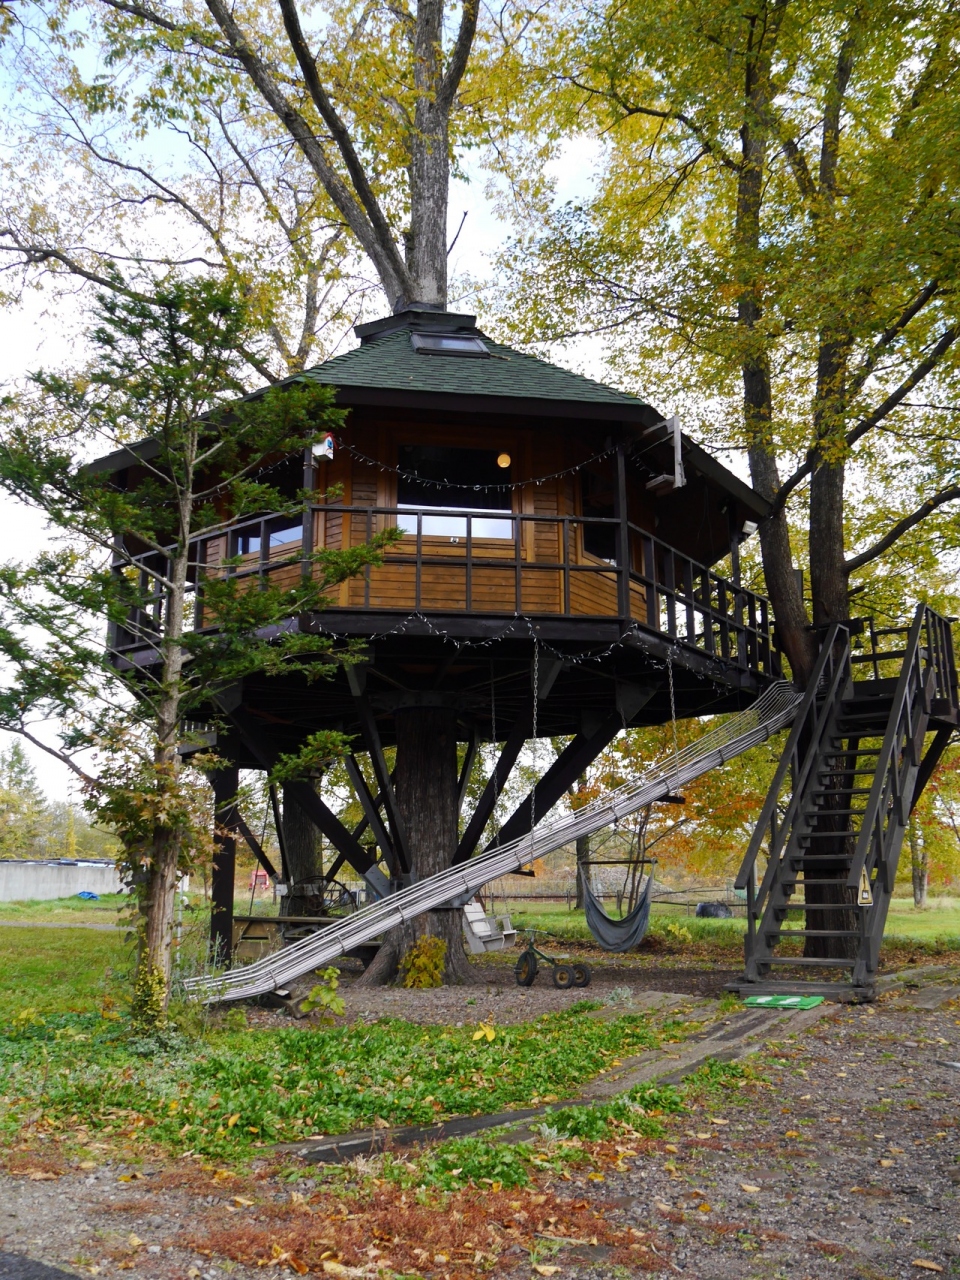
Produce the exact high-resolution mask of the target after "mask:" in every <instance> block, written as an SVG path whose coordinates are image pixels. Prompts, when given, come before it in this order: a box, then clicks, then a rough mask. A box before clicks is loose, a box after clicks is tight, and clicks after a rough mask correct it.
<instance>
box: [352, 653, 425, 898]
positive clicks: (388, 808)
mask: <svg viewBox="0 0 960 1280" xmlns="http://www.w3.org/2000/svg"><path fill="white" fill-rule="evenodd" d="M366 674H367V673H366V671H364V670H363V668H362V667H357V666H356V665H354V664H349V665H348V666H347V683H348V684H349V686H350V692H351V694H352V695H353V702H354V707H355V708H356V712H357V717H358V719H359V721H360V732H361V734H362V736H363V743H364V746H365V747H366V749H367V751H368V752H369V753H370V763H371V764H372V765H373V776H374V777H375V778H376V780H377V786H378V787H379V788H380V796H381V798H382V801H383V811H384V813H385V814H386V816H387V824H388V826H389V828H390V835H391V843H392V845H393V849H394V854H395V863H394V865H395V866H396V867H397V869H398V870H399V871H400V872H401V873H403V872H407V871H409V870H410V849H409V846H408V844H407V837H406V834H405V832H404V829H403V822H402V820H401V818H400V810H399V808H398V806H397V797H396V792H395V791H394V789H393V779H392V778H391V776H390V770H389V769H388V768H387V761H386V758H385V757H384V754H383V746H382V744H381V742H380V731H379V729H378V728H377V721H376V718H375V716H374V714H373V711H372V709H371V707H370V702H369V700H368V698H367V694H366Z"/></svg>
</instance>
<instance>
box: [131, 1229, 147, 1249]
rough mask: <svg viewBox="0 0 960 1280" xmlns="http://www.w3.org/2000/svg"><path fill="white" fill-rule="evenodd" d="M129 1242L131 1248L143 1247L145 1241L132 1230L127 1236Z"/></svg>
mask: <svg viewBox="0 0 960 1280" xmlns="http://www.w3.org/2000/svg"><path fill="white" fill-rule="evenodd" d="M127 1244H128V1245H129V1246H130V1248H131V1249H142V1248H143V1241H142V1240H141V1239H140V1237H139V1236H138V1235H135V1234H134V1233H133V1232H132V1231H131V1232H130V1234H129V1235H128V1236H127Z"/></svg>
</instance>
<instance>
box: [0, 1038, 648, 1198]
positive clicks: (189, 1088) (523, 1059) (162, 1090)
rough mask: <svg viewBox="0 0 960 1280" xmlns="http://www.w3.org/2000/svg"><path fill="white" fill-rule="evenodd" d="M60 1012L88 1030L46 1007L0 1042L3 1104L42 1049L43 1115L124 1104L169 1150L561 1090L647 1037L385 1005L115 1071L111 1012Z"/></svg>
mask: <svg viewBox="0 0 960 1280" xmlns="http://www.w3.org/2000/svg"><path fill="white" fill-rule="evenodd" d="M66 1021H67V1022H68V1023H69V1025H71V1026H75V1027H76V1029H77V1030H79V1031H81V1032H82V1033H83V1034H88V1033H92V1034H91V1039H90V1041H89V1042H84V1044H83V1045H82V1046H81V1045H76V1046H73V1045H71V1046H70V1049H69V1053H68V1052H67V1050H66V1049H65V1048H63V1047H62V1046H61V1043H60V1042H59V1041H57V1040H56V1039H55V1035H56V1028H57V1027H59V1026H61V1025H64V1019H62V1018H61V1019H51V1020H48V1022H47V1024H46V1029H44V1027H43V1026H37V1025H33V1024H31V1025H30V1027H29V1028H28V1029H26V1030H20V1031H18V1033H17V1035H16V1036H15V1037H11V1038H9V1039H7V1040H6V1041H5V1042H4V1043H3V1044H0V1075H2V1077H3V1079H4V1092H5V1093H7V1094H8V1095H10V1096H11V1097H16V1098H19V1099H20V1100H19V1101H17V1102H15V1103H14V1104H13V1115H14V1116H16V1115H19V1114H22V1113H25V1111H26V1110H27V1109H33V1108H35V1106H36V1091H37V1088H38V1087H39V1086H38V1082H39V1080H40V1078H41V1074H38V1073H37V1072H36V1069H35V1064H36V1063H37V1062H39V1061H40V1060H41V1058H42V1056H43V1055H44V1054H47V1055H49V1057H50V1062H51V1066H50V1070H49V1072H48V1074H47V1079H46V1085H45V1086H44V1095H43V1096H44V1114H45V1115H49V1116H51V1117H60V1116H62V1117H69V1116H70V1115H72V1114H74V1113H76V1112H81V1113H82V1114H84V1116H85V1120H86V1123H87V1124H88V1125H89V1126H90V1128H91V1129H92V1130H100V1131H103V1130H104V1129H107V1130H110V1129H111V1128H113V1126H114V1125H115V1120H114V1117H115V1116H116V1115H117V1113H118V1112H120V1111H125V1112H130V1113H131V1114H132V1115H134V1117H143V1118H144V1119H145V1120H146V1121H147V1122H148V1124H147V1127H145V1128H140V1129H139V1130H137V1131H138V1132H142V1133H144V1134H146V1135H148V1136H149V1138H150V1140H151V1141H158V1142H161V1143H162V1144H163V1145H164V1146H166V1147H167V1148H168V1149H169V1150H173V1151H178V1150H188V1149H189V1150H194V1151H200V1152H204V1153H207V1154H210V1155H219V1156H229V1155H233V1156H240V1155H243V1154H244V1153H246V1152H247V1151H248V1150H249V1147H250V1145H251V1144H252V1143H254V1142H264V1141H266V1142H270V1141H295V1140H296V1139H297V1138H299V1137H302V1136H303V1135H304V1134H307V1133H314V1132H324V1133H338V1132H343V1131H346V1130H350V1129H354V1128H363V1127H368V1126H370V1125H372V1124H373V1123H374V1121H375V1120H377V1119H380V1120H382V1121H386V1122H387V1123H388V1124H397V1125H400V1124H426V1123H433V1122H435V1121H436V1119H437V1118H442V1117H443V1116H449V1115H462V1114H465V1113H466V1114H470V1113H471V1112H480V1111H498V1110H503V1109H504V1108H507V1107H511V1106H524V1105H528V1104H529V1103H530V1101H531V1099H533V1098H538V1097H542V1096H544V1095H548V1094H549V1095H553V1096H556V1095H557V1094H560V1095H563V1094H564V1093H570V1092H572V1091H573V1090H574V1089H575V1088H576V1086H577V1085H579V1084H580V1083H582V1082H584V1081H586V1080H588V1079H590V1078H591V1077H593V1076H594V1075H596V1074H597V1072H598V1071H599V1070H600V1069H601V1067H604V1066H605V1065H606V1064H607V1063H608V1062H609V1060H610V1058H611V1056H614V1057H618V1056H626V1055H628V1054H630V1053H635V1052H639V1051H640V1050H642V1049H647V1048H651V1047H653V1046H654V1045H656V1043H657V1042H658V1037H657V1034H656V1032H655V1031H654V1030H652V1029H651V1028H650V1026H649V1025H648V1022H647V1020H645V1019H643V1020H641V1019H637V1018H631V1017H624V1018H619V1019H617V1020H615V1021H613V1022H599V1021H596V1020H594V1019H591V1018H583V1017H579V1018H577V1017H575V1018H565V1017H560V1016H558V1015H549V1016H546V1017H544V1018H540V1019H538V1020H537V1021H536V1022H534V1023H530V1024H526V1025H523V1026H518V1027H501V1028H500V1029H499V1030H498V1033H497V1036H496V1039H495V1040H493V1041H492V1042H489V1043H488V1042H487V1041H486V1040H484V1041H483V1043H482V1044H479V1043H478V1044H474V1042H473V1040H472V1038H471V1037H472V1034H473V1030H472V1028H471V1027H465V1028H442V1027H420V1026H416V1025H413V1024H411V1023H406V1022H400V1021H393V1020H388V1019H384V1020H381V1021H379V1022H377V1023H375V1024H373V1025H372V1026H371V1025H364V1024H363V1023H354V1024H353V1025H351V1026H349V1027H342V1028H318V1029H315V1030H311V1029H301V1028H292V1029H290V1030H284V1031H280V1032H257V1031H244V1032H242V1033H237V1034H220V1035H218V1036H216V1037H215V1038H213V1039H212V1040H211V1041H209V1042H207V1043H203V1042H199V1043H195V1044H194V1045H193V1046H192V1047H190V1048H187V1047H186V1046H185V1045H184V1044H183V1042H180V1043H178V1045H177V1047H176V1048H175V1049H173V1048H171V1050H170V1051H169V1052H164V1051H162V1050H161V1051H158V1052H156V1053H155V1054H154V1055H152V1057H151V1058H150V1059H149V1060H139V1061H136V1062H135V1066H134V1069H133V1070H132V1071H127V1068H128V1067H129V1066H130V1065H131V1064H132V1063H133V1062H134V1055H131V1054H130V1053H129V1051H128V1049H127V1047H126V1043H125V1040H124V1038H123V1037H124V1034H125V1032H124V1031H123V1027H122V1026H121V1025H120V1024H117V1023H113V1022H111V1023H110V1024H109V1026H107V1025H106V1024H104V1023H102V1021H101V1022H100V1023H98V1022H97V1020H96V1019H95V1018H82V1017H81V1018H77V1017H68V1018H67V1020H66ZM67 1067H69V1068H70V1070H69V1072H68V1071H67V1070H66V1068H67ZM172 1102H176V1106H175V1107H171V1103H172ZM640 1105H643V1106H645V1105H646V1103H644V1102H643V1101H642V1100H641V1101H640ZM659 1109H661V1110H667V1109H668V1106H667V1105H660V1108H659ZM238 1113H239V1116H240V1119H239V1121H238V1122H236V1123H235V1124H234V1126H233V1127H228V1126H227V1121H228V1119H229V1118H230V1117H231V1116H234V1115H237V1114H238ZM221 1130H222V1132H221ZM456 1167H457V1165H456V1164H455V1163H454V1164H451V1165H450V1166H449V1168H450V1169H451V1170H452V1169H453V1168H456ZM479 1176H488V1177H500V1176H501V1175H499V1174H493V1173H490V1172H489V1171H488V1172H486V1173H483V1174H480V1175H479ZM462 1180H465V1179H462Z"/></svg>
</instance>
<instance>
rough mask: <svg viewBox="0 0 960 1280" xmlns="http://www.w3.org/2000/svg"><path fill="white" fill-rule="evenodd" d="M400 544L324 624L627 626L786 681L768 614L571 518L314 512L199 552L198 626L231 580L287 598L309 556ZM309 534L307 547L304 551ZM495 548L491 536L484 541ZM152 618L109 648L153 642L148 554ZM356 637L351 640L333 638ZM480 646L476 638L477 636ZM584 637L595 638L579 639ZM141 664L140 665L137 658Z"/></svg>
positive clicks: (339, 595)
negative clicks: (207, 587)
mask: <svg viewBox="0 0 960 1280" xmlns="http://www.w3.org/2000/svg"><path fill="white" fill-rule="evenodd" d="M398 526H399V527H400V528H402V529H404V531H405V532H404V536H403V537H402V538H401V539H400V540H399V541H398V542H397V543H395V544H393V545H392V546H391V547H390V548H389V549H388V550H387V551H386V552H385V553H384V559H383V564H382V565H379V566H370V567H368V568H367V569H366V570H365V571H364V573H363V574H362V575H361V576H359V577H356V578H353V579H350V580H349V581H347V582H344V583H343V584H341V585H340V586H339V587H335V588H333V590H332V592H331V599H330V605H329V608H328V610H327V611H326V612H325V614H324V615H323V616H324V617H328V616H329V620H330V622H331V623H332V624H333V625H336V618H337V617H338V616H340V617H341V618H342V619H343V621H344V622H346V620H347V618H348V617H350V618H354V619H356V618H357V617H358V616H359V615H362V616H363V618H364V626H363V627H362V629H359V631H358V633H362V634H367V635H369V634H374V633H377V632H383V631H388V630H390V629H391V628H393V627H395V626H396V623H397V621H398V620H399V619H402V618H403V617H406V616H409V615H422V616H424V617H426V618H428V619H429V618H430V617H431V615H436V616H440V615H442V616H443V617H445V618H449V617H450V616H451V615H459V617H460V620H461V621H462V623H464V624H465V630H464V627H461V628H460V632H461V634H465V633H468V632H469V630H470V620H471V619H473V620H476V621H477V623H478V624H479V622H480V620H482V619H490V620H495V619H503V620H507V619H510V618H515V617H518V616H523V617H529V618H534V619H558V620H562V619H568V620H571V621H572V620H576V621H577V622H578V623H581V624H589V623H591V622H593V623H596V624H598V636H599V634H600V630H599V628H600V626H601V624H607V625H606V626H605V627H604V628H603V631H604V634H606V632H608V631H609V629H610V625H609V624H611V623H615V624H617V625H618V626H619V628H620V629H621V630H623V629H626V628H629V627H630V626H631V625H635V626H636V627H638V628H640V629H642V630H643V631H645V632H649V633H653V634H654V635H656V636H660V637H663V638H664V639H667V640H669V641H670V642H672V644H674V645H677V646H680V648H681V651H682V650H684V649H685V650H688V651H689V650H693V651H696V652H697V653H698V654H700V655H702V656H706V657H708V658H710V659H712V660H714V661H719V662H721V663H724V664H730V665H731V666H732V667H736V668H740V669H741V670H745V671H749V672H751V673H752V674H753V675H755V676H759V677H761V678H763V677H766V678H776V677H778V676H779V675H780V671H781V668H780V656H779V652H778V649H777V645H776V640H775V636H774V627H773V618H772V614H771V610H770V605H769V602H768V601H767V600H766V599H765V598H764V597H763V596H760V595H757V594H755V593H754V592H752V591H748V590H746V589H744V588H743V587H740V586H737V585H736V584H735V583H733V582H730V581H729V580H727V579H726V578H723V577H721V576H720V575H719V574H717V573H714V572H713V571H712V570H711V569H709V568H707V567H706V566H704V565H702V564H698V563H697V562H696V561H694V560H691V559H690V558H689V557H687V556H684V555H681V554H680V553H679V552H677V551H676V550H675V549H674V548H672V547H670V546H668V545H667V544H666V543H664V542H661V541H660V540H659V539H657V538H656V537H654V536H653V535H652V534H651V533H649V532H648V531H647V530H645V529H642V528H640V527H638V526H636V525H634V524H632V523H630V522H629V521H620V520H617V519H606V518H598V517H585V516H574V515H541V514H536V515H533V514H515V513H509V512H506V513H500V512H490V511H477V512H464V511H461V510H442V509H438V508H433V507H430V508H423V509H419V510H412V509H407V508H399V507H379V506H339V505H314V506H311V507H310V508H308V509H307V510H306V511H305V512H304V514H303V517H302V519H301V518H300V517H294V518H291V517H289V516H287V517H277V516H264V517H261V518H258V519H255V520H246V521H243V522H241V523H238V524H236V525H232V526H230V527H227V528H223V529H221V530H218V531H216V532H214V533H212V534H210V535H207V536H205V537H204V538H202V539H199V540H198V542H197V544H196V557H195V573H194V581H193V584H192V585H193V588H194V592H195V609H194V617H193V625H194V626H195V627H197V628H202V627H203V626H204V613H203V583H204V580H205V579H206V578H209V577H210V576H212V575H216V576H219V575H221V574H229V575H231V576H235V577H237V578H240V579H242V580H245V581H247V582H249V584H250V588H251V589H257V588H258V587H264V586H265V585H266V584H267V583H268V582H269V583H270V584H272V585H284V584H289V585H293V584H294V583H295V582H297V581H298V580H299V579H300V577H301V575H302V574H303V573H305V572H306V573H309V572H310V560H309V557H310V555H311V553H312V552H313V551H315V550H319V549H321V548H324V547H329V548H344V547H350V546H358V545H360V544H362V543H364V542H366V541H368V540H369V539H370V538H372V537H373V535H374V534H376V533H378V532H380V531H382V530H384V529H389V528H396V527H398ZM304 533H306V538H304V536H303V535H304ZM491 535H492V536H491ZM137 563H138V565H139V567H140V572H141V591H142V593H143V596H144V600H145V603H146V606H147V607H146V608H144V609H140V610H138V611H137V613H136V616H132V617H131V619H130V626H129V627H125V628H122V629H118V634H117V635H116V637H115V639H114V644H113V648H114V650H115V652H117V653H118V655H129V657H131V658H133V659H134V660H135V661H136V660H138V658H134V653H135V652H136V651H140V653H141V654H145V651H146V650H148V649H149V647H150V641H151V639H152V638H153V636H156V635H157V634H158V625H157V624H158V621H159V617H160V609H161V608H162V598H161V594H160V592H159V591H157V592H156V593H155V594H153V595H151V590H150V585H149V584H150V582H151V580H153V575H154V574H156V573H158V572H159V573H163V572H164V571H165V565H164V563H163V560H162V557H159V556H157V555H156V554H152V555H145V556H143V557H141V558H140V559H139V561H138V562H137ZM340 629H342V630H346V631H347V633H349V631H350V629H351V628H350V627H349V626H347V627H344V628H340ZM478 634H480V632H479V631H478ZM577 634H578V635H579V636H581V637H582V636H583V635H585V634H586V635H589V625H586V626H578V628H577ZM139 660H140V661H143V660H144V659H143V657H139Z"/></svg>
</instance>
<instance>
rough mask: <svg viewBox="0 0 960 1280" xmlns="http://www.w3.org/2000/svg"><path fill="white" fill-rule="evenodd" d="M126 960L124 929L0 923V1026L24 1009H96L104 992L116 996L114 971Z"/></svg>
mask: <svg viewBox="0 0 960 1280" xmlns="http://www.w3.org/2000/svg"><path fill="white" fill-rule="evenodd" d="M130 962H131V952H130V946H129V944H128V943H125V942H124V940H123V934H122V933H99V932H95V931H94V930H92V929H45V930H43V931H42V933H41V932H40V931H39V930H38V931H37V932H36V933H31V932H30V930H29V929H2V928H0V973H2V974H3V981H2V982H0V1025H3V1024H4V1023H7V1022H8V1021H9V1020H10V1019H12V1018H13V1017H14V1016H15V1015H16V1014H17V1013H20V1012H21V1011H22V1010H23V1009H36V1010H37V1012H38V1013H40V1014H61V1013H68V1012H72V1013H88V1012H90V1011H91V1010H94V1009H98V1008H99V1007H100V1005H101V1004H102V1003H103V998H104V996H105V995H108V994H110V995H111V996H112V997H113V998H114V999H116V998H118V995H119V994H120V993H121V992H122V990H123V988H122V985H121V984H120V983H119V982H118V979H117V977H116V975H117V972H118V971H120V972H121V973H123V972H125V971H126V970H128V969H129V967H130Z"/></svg>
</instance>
